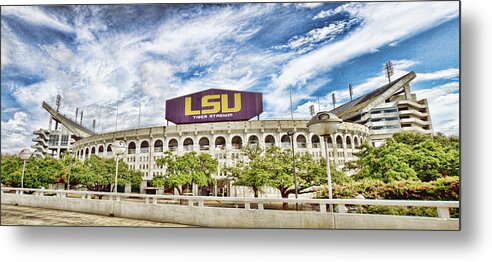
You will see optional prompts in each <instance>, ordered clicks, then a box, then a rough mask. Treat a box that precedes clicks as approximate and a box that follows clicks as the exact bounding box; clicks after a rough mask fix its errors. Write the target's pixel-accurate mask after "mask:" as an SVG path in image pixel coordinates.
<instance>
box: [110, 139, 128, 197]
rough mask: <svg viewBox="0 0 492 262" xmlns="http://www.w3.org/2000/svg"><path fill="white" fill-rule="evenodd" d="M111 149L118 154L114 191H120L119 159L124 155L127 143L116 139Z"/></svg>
mask: <svg viewBox="0 0 492 262" xmlns="http://www.w3.org/2000/svg"><path fill="white" fill-rule="evenodd" d="M111 150H112V151H113V153H114V154H115V155H116V174H115V176H114V192H116V193H118V161H119V158H120V155H122V154H123V153H125V151H126V143H125V142H124V141H121V140H117V141H114V143H112V144H111Z"/></svg>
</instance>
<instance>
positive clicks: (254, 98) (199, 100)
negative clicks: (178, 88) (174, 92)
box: [166, 89, 263, 124]
mask: <svg viewBox="0 0 492 262" xmlns="http://www.w3.org/2000/svg"><path fill="white" fill-rule="evenodd" d="M262 112H263V98H262V94H261V93H256V92H241V91H232V90H222V89H208V90H205V91H202V92H197V93H193V94H189V95H186V96H181V97H177V98H174V99H171V100H167V101H166V119H167V120H169V121H171V122H173V123H175V124H190V123H206V122H221V121H241V120H249V119H251V118H253V117H255V116H257V115H259V114H261V113H262Z"/></svg>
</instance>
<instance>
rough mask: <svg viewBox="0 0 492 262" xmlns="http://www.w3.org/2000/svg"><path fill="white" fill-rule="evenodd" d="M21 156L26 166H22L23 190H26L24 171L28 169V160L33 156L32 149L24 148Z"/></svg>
mask: <svg viewBox="0 0 492 262" xmlns="http://www.w3.org/2000/svg"><path fill="white" fill-rule="evenodd" d="M19 156H20V158H21V159H22V160H24V166H22V177H21V188H24V170H25V169H26V160H28V159H29V158H30V157H31V156H32V152H31V149H29V148H24V149H22V150H21V151H20V153H19Z"/></svg>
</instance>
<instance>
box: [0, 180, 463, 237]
mask: <svg viewBox="0 0 492 262" xmlns="http://www.w3.org/2000/svg"><path fill="white" fill-rule="evenodd" d="M1 191H2V203H5V204H18V205H26V206H32V207H45V208H52V209H60V210H69V211H75V212H84V213H94V214H101V215H114V216H119V217H128V218H137V219H147V220H153V221H159V222H171V223H182V224H189V225H198V226H210V227H261V228H281V227H282V228H284V227H286V228H345V229H396V228H400V229H424V230H425V229H430V230H439V229H444V230H458V229H459V219H455V218H450V212H449V209H450V208H458V207H459V202H458V201H410V200H370V199H363V200H361V199H331V200H329V199H283V198H275V199H272V198H232V197H208V196H179V195H146V194H127V193H110V192H94V191H76V190H49V189H29V188H24V189H21V188H5V187H3V188H1ZM48 195H50V196H48ZM99 198H102V199H99ZM271 203H290V204H295V203H297V204H298V205H300V206H309V207H310V208H309V210H307V211H306V210H299V211H296V210H272V209H267V208H265V207H266V206H268V204H270V206H271ZM329 204H333V205H335V206H336V208H335V210H338V211H339V212H338V213H330V212H327V208H326V206H327V205H329ZM347 205H350V206H371V205H377V206H406V207H431V208H436V209H437V211H438V212H437V213H438V217H436V218H432V217H413V216H392V215H371V214H350V213H346V206H347ZM253 207H255V208H253Z"/></svg>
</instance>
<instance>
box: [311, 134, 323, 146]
mask: <svg viewBox="0 0 492 262" xmlns="http://www.w3.org/2000/svg"><path fill="white" fill-rule="evenodd" d="M311 145H312V146H313V148H320V146H321V145H320V143H319V136H318V135H314V136H312V137H311Z"/></svg>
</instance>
